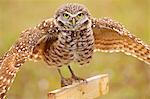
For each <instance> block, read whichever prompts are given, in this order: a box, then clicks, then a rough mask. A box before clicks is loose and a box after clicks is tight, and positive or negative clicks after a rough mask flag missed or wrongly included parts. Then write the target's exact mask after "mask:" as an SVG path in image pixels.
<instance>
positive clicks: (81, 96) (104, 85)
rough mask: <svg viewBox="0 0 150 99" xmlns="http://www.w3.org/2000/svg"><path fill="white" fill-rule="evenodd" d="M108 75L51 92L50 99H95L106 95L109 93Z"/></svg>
mask: <svg viewBox="0 0 150 99" xmlns="http://www.w3.org/2000/svg"><path fill="white" fill-rule="evenodd" d="M108 83H109V77H108V74H101V75H97V76H94V77H91V78H88V79H87V83H85V82H80V83H74V84H72V85H69V86H66V87H63V88H60V89H57V90H54V91H51V92H49V93H48V99H93V98H96V97H99V96H101V95H105V94H106V93H108V91H109V86H108Z"/></svg>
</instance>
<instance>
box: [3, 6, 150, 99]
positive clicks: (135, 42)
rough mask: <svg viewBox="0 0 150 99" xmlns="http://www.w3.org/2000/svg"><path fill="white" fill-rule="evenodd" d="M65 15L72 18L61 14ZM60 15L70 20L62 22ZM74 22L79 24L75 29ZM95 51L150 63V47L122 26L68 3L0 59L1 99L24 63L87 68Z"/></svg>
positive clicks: (25, 35)
mask: <svg viewBox="0 0 150 99" xmlns="http://www.w3.org/2000/svg"><path fill="white" fill-rule="evenodd" d="M66 12H67V13H69V15H70V17H71V18H72V19H70V18H68V17H67V16H64V14H62V13H66ZM80 13H82V14H83V15H84V16H83V18H84V19H83V20H80V19H79V20H78V21H79V23H78V21H77V19H78V18H81V15H80V16H78V14H80ZM61 15H63V17H65V18H68V19H63V18H62V16H61ZM71 21H72V23H68V22H71ZM75 22H77V24H76V25H75V26H74V23H75ZM81 23H82V24H81ZM93 50H94V51H101V52H124V53H126V54H130V55H132V56H135V57H136V58H138V59H140V60H142V61H144V62H146V63H148V64H150V48H149V47H148V45H146V44H144V43H143V42H142V41H141V40H140V39H138V38H136V37H135V36H134V35H132V34H131V33H130V32H129V31H128V30H126V29H125V28H124V27H123V26H122V25H121V24H120V23H118V22H116V21H113V20H112V19H110V18H102V19H96V18H93V17H91V15H90V13H89V11H88V10H87V9H86V8H85V7H84V6H82V5H79V4H67V5H64V6H62V7H60V8H59V9H58V11H56V14H55V15H54V18H50V19H47V20H45V21H43V22H42V23H41V24H39V25H37V26H35V27H33V28H29V29H27V30H25V31H23V32H22V33H21V34H20V37H19V39H18V40H17V41H16V43H15V44H14V45H13V46H12V47H11V48H10V50H9V51H8V52H7V53H6V54H4V56H2V57H1V58H0V98H1V99H4V98H5V96H6V93H7V91H8V89H9V88H10V86H11V84H12V82H13V80H14V78H15V76H16V73H17V72H18V71H19V69H20V67H21V66H22V65H23V63H24V62H25V61H27V60H29V59H33V60H35V59H43V60H44V61H45V62H46V63H47V64H48V65H49V66H54V67H61V66H63V65H69V63H70V62H72V61H73V62H77V63H79V64H80V65H84V64H87V63H89V62H90V60H91V58H92V55H93ZM69 69H70V70H71V68H70V66H69ZM58 70H59V69H58ZM59 72H60V70H59ZM71 72H72V71H71ZM72 74H73V73H72ZM61 76H62V75H61ZM73 76H74V74H73ZM77 79H78V78H77Z"/></svg>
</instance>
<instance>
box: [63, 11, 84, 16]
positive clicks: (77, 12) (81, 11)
mask: <svg viewBox="0 0 150 99" xmlns="http://www.w3.org/2000/svg"><path fill="white" fill-rule="evenodd" d="M64 13H66V14H68V15H69V16H70V17H76V16H77V15H78V14H80V13H82V11H79V12H77V13H76V14H71V13H69V12H64Z"/></svg>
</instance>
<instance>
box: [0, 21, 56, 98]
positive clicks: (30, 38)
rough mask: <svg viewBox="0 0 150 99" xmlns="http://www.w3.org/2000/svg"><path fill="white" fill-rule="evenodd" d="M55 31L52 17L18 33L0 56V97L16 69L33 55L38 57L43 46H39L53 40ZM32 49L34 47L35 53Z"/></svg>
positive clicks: (7, 87)
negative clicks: (9, 46) (15, 38)
mask: <svg viewBox="0 0 150 99" xmlns="http://www.w3.org/2000/svg"><path fill="white" fill-rule="evenodd" d="M56 33H57V30H56V29H55V25H54V22H53V19H48V20H45V21H43V22H42V23H41V24H39V25H38V26H36V27H34V28H29V29H27V30H25V31H23V32H22V33H21V34H20V37H19V39H18V40H17V41H16V43H15V44H14V45H13V46H12V47H11V48H10V50H9V51H8V52H7V53H6V54H4V56H2V57H1V58H0V99H4V98H5V96H6V93H7V91H8V89H9V87H10V86H11V84H12V82H13V80H14V78H15V75H16V73H17V71H18V70H19V69H20V67H21V66H22V65H23V64H24V62H25V61H27V60H29V59H30V58H34V56H35V55H36V56H38V57H39V56H40V55H41V50H43V48H44V47H41V46H46V43H45V42H47V43H48V42H50V41H51V40H53V39H50V38H55V37H56V36H57V34H56ZM46 38H49V39H46ZM51 44H52V43H51ZM38 45H40V47H39V46H38ZM33 49H36V53H35V51H34V50H33Z"/></svg>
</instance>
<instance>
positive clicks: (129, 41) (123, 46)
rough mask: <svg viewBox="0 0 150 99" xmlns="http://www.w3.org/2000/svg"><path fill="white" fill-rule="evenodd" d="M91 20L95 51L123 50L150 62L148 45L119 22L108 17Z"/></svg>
mask: <svg viewBox="0 0 150 99" xmlns="http://www.w3.org/2000/svg"><path fill="white" fill-rule="evenodd" d="M92 22H93V24H92V29H93V33H94V38H95V51H100V52H124V53H125V54H128V55H132V56H134V57H136V58H138V59H140V60H142V61H144V62H146V63H148V64H150V47H149V46H148V45H146V44H144V43H143V41H142V40H140V39H139V38H137V37H135V36H134V35H133V34H131V33H130V32H129V31H128V30H127V29H125V28H124V27H123V26H122V25H121V24H120V23H119V22H116V21H114V20H112V19H110V18H102V19H96V18H93V20H92Z"/></svg>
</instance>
